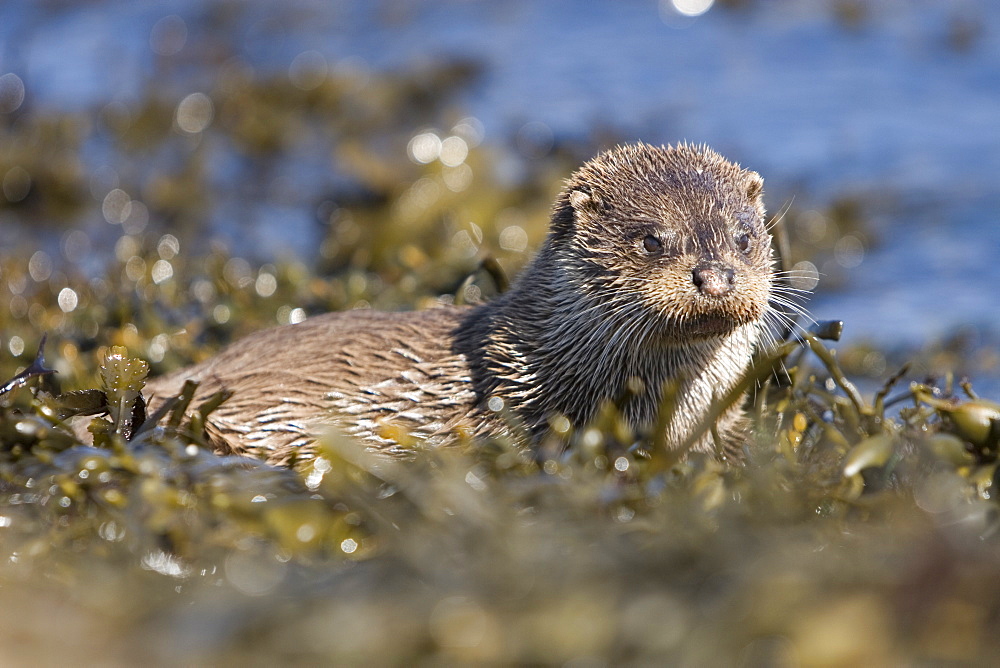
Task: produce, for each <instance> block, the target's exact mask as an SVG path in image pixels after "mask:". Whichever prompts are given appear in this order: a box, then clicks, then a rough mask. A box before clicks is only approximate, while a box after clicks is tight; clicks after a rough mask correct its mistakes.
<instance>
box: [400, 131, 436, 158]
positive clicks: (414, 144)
mask: <svg viewBox="0 0 1000 668" xmlns="http://www.w3.org/2000/svg"><path fill="white" fill-rule="evenodd" d="M441 144H442V142H441V138H440V137H438V136H437V135H436V134H434V133H433V132H421V133H420V134H418V135H416V136H414V137H413V139H411V140H410V143H409V144H408V145H407V147H406V150H407V152H408V153H409V154H410V160H412V161H413V162H417V163H420V164H423V165H426V164H427V163H429V162H433V161H434V160H437V158H438V156H439V155H441Z"/></svg>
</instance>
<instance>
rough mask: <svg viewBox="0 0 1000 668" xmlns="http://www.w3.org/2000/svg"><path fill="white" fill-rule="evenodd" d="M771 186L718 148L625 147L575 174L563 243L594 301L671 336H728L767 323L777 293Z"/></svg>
mask: <svg viewBox="0 0 1000 668" xmlns="http://www.w3.org/2000/svg"><path fill="white" fill-rule="evenodd" d="M762 190H763V181H762V179H761V177H760V176H759V175H758V174H757V173H755V172H752V171H749V170H745V169H742V168H740V167H739V166H738V165H735V164H733V163H731V162H729V161H727V160H725V159H724V158H722V157H721V156H720V155H718V154H717V153H715V152H713V151H711V150H709V149H708V148H704V147H692V146H687V145H681V146H678V147H676V148H672V147H666V148H657V147H653V146H647V145H637V146H626V147H621V148H618V149H615V150H613V151H610V152H608V153H605V154H602V155H600V156H598V157H597V158H595V159H593V160H592V161H590V162H588V163H587V164H585V165H584V166H583V167H582V168H581V169H580V170H579V171H578V172H577V173H576V174H575V175H574V176H573V178H572V179H571V180H570V183H569V187H568V189H567V191H566V197H565V200H564V202H565V205H566V206H567V207H569V208H570V209H571V212H570V211H567V212H566V213H567V214H569V213H571V214H572V215H571V217H570V216H569V215H564V216H563V217H562V221H563V222H564V223H566V224H567V227H566V229H565V230H563V232H564V236H563V241H562V243H564V244H566V246H568V247H569V249H571V257H572V258H573V261H572V262H571V265H572V266H573V268H574V270H575V271H578V272H581V273H582V274H584V276H585V278H586V279H587V280H585V281H582V282H581V285H585V286H587V290H588V292H589V293H590V294H591V296H592V297H593V298H595V299H607V300H608V301H612V302H614V303H615V306H616V307H617V311H616V312H622V313H625V312H627V313H628V314H629V317H630V318H632V319H641V320H642V321H643V324H644V328H645V329H650V328H654V329H655V330H656V332H657V333H658V335H659V336H660V337H661V338H662V339H664V340H666V341H689V340H691V339H692V338H712V337H718V336H724V335H726V334H729V333H730V332H732V331H733V330H735V329H736V328H738V327H740V326H742V325H747V324H750V323H754V322H758V321H760V320H761V319H762V318H763V316H764V313H765V311H766V309H767V304H768V300H769V298H770V289H771V288H770V286H771V261H772V260H771V237H770V235H769V234H768V232H767V229H766V226H765V224H764V206H763V203H762V200H761V193H762ZM556 220H557V221H558V220H559V218H558V217H557V218H556ZM558 233H559V230H558V229H556V230H554V234H558ZM623 324H624V323H623Z"/></svg>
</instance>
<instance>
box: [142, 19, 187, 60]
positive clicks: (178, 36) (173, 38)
mask: <svg viewBox="0 0 1000 668" xmlns="http://www.w3.org/2000/svg"><path fill="white" fill-rule="evenodd" d="M187 37H188V29H187V24H186V23H185V22H184V19H182V18H181V17H179V16H177V15H176V14H171V15H170V16H164V17H163V18H162V19H160V20H159V21H157V22H156V23H154V24H153V29H152V30H151V31H150V33H149V47H150V48H151V49H153V51H154V52H156V53H157V54H159V55H161V56H174V55H177V54H178V53H180V51H181V49H183V48H184V45H185V44H186V43H187Z"/></svg>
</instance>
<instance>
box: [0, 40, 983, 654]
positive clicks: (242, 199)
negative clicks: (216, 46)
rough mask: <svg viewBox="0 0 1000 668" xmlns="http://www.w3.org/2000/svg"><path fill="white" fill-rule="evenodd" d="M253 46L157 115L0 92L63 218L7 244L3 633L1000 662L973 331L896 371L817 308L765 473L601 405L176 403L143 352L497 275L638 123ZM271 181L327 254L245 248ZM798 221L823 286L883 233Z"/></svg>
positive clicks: (779, 372)
mask: <svg viewBox="0 0 1000 668" xmlns="http://www.w3.org/2000/svg"><path fill="white" fill-rule="evenodd" d="M168 28H169V26H167V28H164V30H167V29H168ZM164 39H166V38H164ZM164 48H165V47H164ZM235 57H236V56H235V55H233V54H228V55H227V57H223V56H221V55H220V56H219V60H220V61H223V62H225V63H226V65H225V67H223V68H222V70H221V72H222V73H221V74H220V76H219V77H218V78H217V79H216V81H215V83H214V84H213V85H212V86H211V87H208V88H206V89H204V90H205V92H204V93H199V94H197V95H199V97H193V95H195V94H191V93H189V92H188V93H185V94H179V93H178V94H174V93H173V92H172V91H173V90H174V89H173V88H172V86H171V81H170V79H169V77H167V80H166V81H165V82H163V81H161V82H159V83H158V85H157V87H156V88H153V87H150V90H149V91H147V93H146V94H145V95H144V96H143V97H142V101H141V103H137V104H135V105H125V104H123V103H113V104H111V105H108V106H107V107H105V108H103V109H99V110H93V111H92V112H79V113H75V114H67V113H54V112H46V111H41V110H38V111H36V110H33V109H31V108H30V105H28V106H25V107H21V108H16V109H14V110H12V111H10V112H9V113H4V114H0V143H2V144H3V146H4V147H5V150H4V151H3V152H2V153H0V177H2V178H3V186H4V187H3V193H4V197H2V198H0V205H2V207H3V213H2V215H3V217H4V218H3V220H4V225H5V226H17V227H20V228H22V229H30V228H32V227H36V228H37V227H38V226H41V229H43V230H44V233H43V234H42V235H40V236H30V235H22V236H21V237H19V238H20V239H21V246H20V247H18V248H12V247H10V246H5V247H4V248H3V251H2V252H3V256H2V257H0V304H3V305H4V306H5V307H4V308H3V309H0V332H2V339H0V344H2V348H0V350H2V352H3V355H2V356H0V375H2V379H8V378H9V379H11V382H9V383H8V384H7V386H6V387H5V388H4V389H5V392H4V394H3V395H2V397H0V401H2V404H0V504H2V505H0V591H2V592H3V600H4V605H3V606H2V607H0V622H2V623H0V639H2V640H3V642H2V643H0V645H3V647H4V649H3V654H4V656H5V657H7V659H8V660H11V661H14V660H17V661H20V662H22V663H24V662H28V661H31V662H44V663H61V662H68V661H78V660H79V659H80V658H81V657H86V658H87V660H91V661H95V662H100V663H110V664H118V663H120V664H133V663H139V662H143V663H153V664H159V663H164V664H166V663H170V664H176V663H184V664H208V663H213V664H217V663H221V664H237V663H247V664H251V665H257V664H266V663H274V662H278V661H281V662H288V663H303V664H315V663H330V662H342V663H347V662H355V663H372V662H374V663H378V664H383V665H384V664H390V665H391V664H405V665H412V664H414V663H417V662H435V663H436V662H442V663H454V662H461V661H468V662H489V663H503V664H506V663H514V662H522V663H539V664H550V663H554V664H564V663H570V662H573V665H576V664H579V665H591V664H593V665H604V664H606V663H616V664H620V663H656V664H664V663H666V664H683V665H732V664H734V663H739V664H743V665H772V664H790V665H794V664H796V663H802V664H804V665H887V664H901V663H917V662H920V663H924V662H926V663H939V662H955V663H964V662H982V663H987V662H991V661H996V660H1000V648H998V646H997V644H996V642H995V640H994V639H995V638H996V636H997V634H998V632H1000V622H998V620H1000V603H998V602H1000V584H998V582H1000V580H998V579H997V578H996V577H995V575H996V573H997V569H998V568H1000V543H998V541H1000V537H998V535H997V531H996V530H997V528H998V526H1000V524H998V523H1000V515H998V509H997V507H996V506H997V500H996V496H997V491H996V471H997V454H998V448H1000V405H998V404H997V403H994V402H991V401H989V400H987V399H985V398H980V397H978V396H976V394H975V391H974V388H972V387H970V386H969V385H968V384H964V383H962V382H961V381H960V379H956V377H955V375H954V374H951V373H949V371H957V370H960V369H962V368H965V367H964V366H963V365H970V364H975V363H977V362H976V361H970V358H969V355H972V354H973V353H972V350H973V349H972V348H970V347H969V346H968V345H966V343H965V342H963V340H962V338H961V336H957V337H956V341H955V342H954V344H953V345H950V346H942V348H941V349H940V350H937V351H930V352H929V353H927V354H926V355H925V357H924V358H922V360H918V361H917V365H919V372H914V371H913V370H912V368H911V369H909V370H907V369H905V368H904V369H901V370H899V373H895V371H896V370H897V369H898V367H897V369H894V368H892V366H891V365H892V364H894V363H896V360H895V359H894V358H893V356H892V355H887V354H886V352H885V351H882V350H879V349H875V348H871V349H869V348H866V349H856V350H845V351H843V352H842V353H841V352H839V351H837V350H836V344H835V343H833V342H832V341H831V340H830V339H831V338H835V333H836V332H835V329H836V328H835V327H831V326H829V325H827V326H825V327H819V328H814V331H816V332H818V333H819V334H821V335H824V336H825V337H826V338H822V339H821V338H819V337H817V336H816V335H815V334H813V333H807V332H798V333H793V334H792V336H791V338H790V339H789V340H788V341H786V342H784V343H780V344H778V345H777V346H776V348H775V349H773V350H768V351H763V352H762V354H761V359H760V360H759V363H758V364H757V365H756V366H755V368H754V370H753V372H752V375H751V377H749V378H748V379H747V385H748V386H749V387H751V388H752V393H751V398H750V402H751V404H752V407H751V411H750V413H751V415H752V417H753V419H754V429H753V439H752V441H751V442H750V443H749V444H748V446H747V448H746V452H745V461H743V462H720V461H718V460H716V459H715V458H713V457H707V456H702V455H697V456H695V455H691V456H683V453H677V452H668V451H666V450H665V449H664V448H663V446H662V444H661V443H659V442H658V441H657V439H656V435H655V434H651V435H641V434H631V433H628V430H627V429H625V428H624V427H623V425H622V424H621V422H620V420H619V419H618V416H617V415H616V413H615V410H614V408H613V407H611V406H609V407H607V409H606V410H605V411H603V412H602V414H601V416H600V418H599V419H598V420H597V421H596V422H595V424H593V425H581V426H579V427H578V428H577V430H576V431H575V433H573V434H571V435H570V440H571V441H572V442H573V447H572V448H570V449H569V450H567V451H565V452H562V453H550V454H548V455H546V457H543V458H541V459H539V458H536V457H533V456H531V454H530V453H528V452H526V451H525V450H524V449H523V448H522V447H521V446H520V444H518V443H516V442H508V441H504V440H494V441H487V442H470V443H467V444H465V445H464V446H463V447H460V448H455V449H451V450H446V451H420V450H419V448H418V449H417V451H416V455H415V457H414V458H413V459H412V460H410V461H386V460H384V459H382V458H379V457H376V456H374V455H372V454H370V453H367V452H365V451H364V450H363V448H362V447H361V446H360V445H359V444H358V443H355V442H352V441H351V440H350V439H347V438H345V437H343V436H341V435H339V434H337V433H336V432H335V431H331V432H330V433H329V434H327V435H325V436H324V437H323V438H322V439H321V443H322V445H321V455H322V456H321V457H319V458H318V459H317V460H315V462H311V463H309V464H307V465H306V466H305V468H302V469H301V470H289V469H277V468H271V467H267V466H265V465H263V464H261V463H259V462H256V461H252V460H247V459H243V458H234V457H222V456H218V455H216V454H213V453H212V452H211V451H210V450H209V449H208V448H206V447H205V442H204V438H203V434H202V428H201V427H202V424H203V420H204V417H205V416H206V415H207V414H209V413H210V412H211V410H213V408H214V407H215V406H217V405H218V402H221V401H224V400H225V398H226V397H225V396H222V395H219V396H216V397H214V398H213V399H212V400H210V401H208V402H207V403H206V404H204V405H201V406H192V405H190V404H191V396H192V394H193V389H194V388H193V387H190V386H189V387H188V388H186V389H185V392H183V393H182V394H181V395H180V396H179V397H176V398H175V399H174V400H173V401H172V402H168V404H167V405H166V406H164V408H163V409H161V410H160V411H158V412H156V413H152V414H151V413H148V412H147V410H146V407H145V406H144V405H143V403H142V400H141V397H140V396H139V394H138V393H139V391H140V390H141V388H142V384H143V382H144V379H145V377H146V376H147V374H156V373H159V372H162V371H165V370H168V369H173V368H177V367H179V366H181V365H183V364H186V363H189V362H191V361H195V360H200V359H203V358H205V357H206V356H208V355H210V354H211V353H212V352H214V351H215V350H217V349H218V348H219V347H220V346H222V345H224V344H225V343H227V342H229V341H231V340H233V339H234V338H237V337H238V336H240V335H242V334H244V333H246V332H249V331H253V330H256V329H260V328H262V327H266V326H271V325H276V324H283V323H290V322H298V321H299V320H301V319H302V318H304V317H307V316H308V315H309V314H312V313H317V312H322V311H327V310H333V309H349V308H367V307H376V308H386V309H397V308H422V307H427V306H429V305H432V304H433V303H435V302H439V301H442V300H443V301H457V302H476V301H479V300H483V299H489V298H490V297H491V296H493V295H495V294H496V293H497V292H498V291H501V290H503V289H504V285H505V282H506V280H507V276H509V275H513V274H514V273H516V271H517V270H518V269H519V267H520V266H521V265H523V263H524V262H525V260H526V258H527V257H528V255H529V254H530V252H531V250H532V249H533V248H535V247H537V245H538V243H539V242H540V240H541V238H542V236H543V235H544V232H545V222H546V219H547V213H548V207H549V204H550V202H551V199H552V196H553V194H554V193H555V192H556V191H557V190H558V188H559V179H560V178H563V177H564V176H566V175H567V174H568V172H569V171H570V170H571V169H572V167H573V166H574V165H575V164H577V163H578V162H580V160H581V159H583V158H585V157H587V156H588V155H589V154H590V153H592V151H593V150H594V148H595V147H596V146H597V144H600V143H601V142H602V141H603V142H604V143H611V142H613V141H615V140H616V139H617V138H616V137H614V136H612V135H613V133H609V136H607V137H605V138H603V139H602V140H601V141H597V140H589V141H580V142H579V145H576V144H573V143H570V142H561V143H560V142H555V143H553V142H552V140H551V138H550V137H548V136H546V135H545V134H544V132H533V131H528V132H523V131H522V132H519V133H513V134H512V139H511V140H510V141H509V142H504V141H494V142H493V143H488V142H487V143H484V142H483V141H482V140H483V137H482V129H481V127H479V126H478V125H477V121H476V119H474V118H469V117H467V116H465V115H464V114H463V113H461V111H460V108H459V105H458V104H457V103H456V102H455V101H454V100H455V94H456V92H457V91H459V90H460V89H461V88H462V87H463V86H465V85H468V83H469V82H470V81H474V80H475V76H476V72H477V68H476V67H475V65H474V64H470V63H458V64H455V63H441V64H438V65H426V66H422V67H421V68H418V69H416V70H413V71H407V72H401V73H395V74H375V73H372V72H362V71H328V69H327V66H326V64H325V63H322V62H320V61H316V60H312V61H310V60H309V58H306V59H305V60H304V61H303V62H300V63H299V65H298V67H295V68H293V69H292V70H291V72H290V74H289V75H286V74H281V75H273V76H272V75H268V74H261V73H255V72H253V71H252V70H250V69H249V68H246V67H241V66H240V63H239V61H238V60H234V58H235ZM166 74H169V71H166ZM522 130H523V129H522ZM95 146H97V147H101V148H100V150H99V151H95V150H94V147H95ZM109 152H110V154H111V155H113V156H115V158H114V160H113V161H110V162H104V163H101V162H100V161H99V160H98V159H97V158H95V153H97V154H101V155H104V154H107V153H109ZM109 165H113V168H112V167H110V166H109ZM317 173H321V174H327V173H329V174H331V175H332V176H324V177H322V178H318V179H317V177H316V174H317ZM288 174H293V176H288ZM303 183H305V184H309V187H306V186H304V185H302V184H303ZM275 207H278V208H280V207H288V208H296V207H298V208H302V209H304V210H308V211H312V212H313V215H312V220H311V222H310V225H311V226H312V227H310V228H309V229H310V230H311V231H312V233H313V234H315V235H316V240H317V243H316V244H315V246H314V248H315V249H318V250H317V251H316V252H315V254H314V256H313V257H308V258H305V259H303V258H302V257H296V256H292V255H288V256H286V257H284V258H282V257H260V256H259V255H257V256H255V255H254V254H253V253H252V252H251V251H249V250H248V249H244V248H239V247H238V244H237V243H236V241H235V240H238V239H239V238H240V237H241V236H245V235H247V234H249V233H250V231H251V228H252V222H251V221H252V219H253V215H254V211H255V210H257V209H259V208H263V209H267V208H275ZM785 217H786V218H787V220H785V221H784V222H783V223H782V224H783V225H784V227H785V229H787V230H788V231H789V234H788V238H789V239H790V243H789V245H788V246H787V250H786V254H787V256H788V262H789V265H790V266H792V265H794V266H795V267H797V269H798V275H799V276H800V277H801V280H802V281H805V283H804V284H803V285H801V286H800V287H811V285H810V284H809V281H810V280H813V279H814V278H815V276H816V274H817V273H818V271H817V267H823V266H824V265H823V263H824V262H825V261H827V260H828V259H829V258H830V257H833V256H834V255H836V254H837V253H848V254H850V253H851V252H854V251H855V250H856V249H857V247H858V244H862V243H863V244H869V243H871V242H872V240H871V239H870V238H869V237H868V236H866V235H869V234H870V232H868V231H867V230H866V227H865V224H864V210H863V206H862V205H860V204H859V203H857V202H856V201H855V200H852V199H850V198H845V199H844V200H843V201H841V202H838V203H835V204H834V205H832V206H830V207H828V208H827V209H826V210H824V211H822V212H816V211H811V212H799V211H789V212H787V215H786V216H785ZM94 221H98V222H99V227H98V228H94V227H93V225H92V223H93V222H94ZM233 221H239V222H238V223H234V222H233ZM82 230H89V231H90V233H85V232H84V231H82ZM220 238H222V239H228V240H229V241H230V243H231V244H233V247H232V248H229V249H227V248H226V247H225V246H223V245H221V244H219V243H218V242H217V241H211V240H213V239H216V240H217V239H220ZM53 239H58V242H57V243H54V242H52V240H53ZM845 239H848V241H846V242H845V241H844V240H845ZM838 249H839V250H838ZM802 263H806V264H802ZM832 266H833V265H831V267H832ZM810 267H811V269H810ZM803 324H806V323H803ZM847 326H850V323H847ZM823 330H825V331H823ZM46 335H47V342H46ZM43 342H44V349H43V352H44V356H42V357H40V356H36V349H37V348H38V346H40V345H43ZM975 351H976V352H975V354H976V355H979V356H981V357H977V358H976V359H977V360H979V362H982V361H983V360H986V361H987V362H989V353H988V351H986V350H985V349H983V348H981V347H976V348H975ZM872 355H875V357H874V358H872V357H871V356H872ZM928 359H930V360H932V361H933V363H932V362H928V361H927V360H928ZM872 360H874V361H872ZM992 360H993V362H992V363H993V364H996V355H995V352H994V353H993V358H992ZM902 363H903V361H902V360H900V361H899V364H902ZM873 369H875V371H873ZM53 371H54V372H55V373H52V372H53ZM932 372H933V373H934V374H936V375H928V374H930V373H932ZM862 374H863V375H865V376H866V377H867V378H868V380H869V381H871V379H872V378H873V377H877V379H878V380H877V384H876V390H875V391H872V392H868V391H864V392H862V391H860V390H859V389H857V387H856V382H857V378H856V376H857V375H862ZM917 381H919V382H917ZM869 384H870V383H869ZM725 400H726V398H722V399H721V401H725ZM669 409H670V407H669V405H668V406H665V407H664V410H669ZM80 425H83V426H84V427H86V429H87V431H89V437H88V438H86V439H84V441H86V443H85V442H83V441H81V440H80V438H79V434H80V432H81V431H82V429H81V427H80ZM74 426H75V427H76V430H75V431H74ZM705 428H706V429H708V428H710V425H706V426H705ZM56 639H57V641H54V640H56Z"/></svg>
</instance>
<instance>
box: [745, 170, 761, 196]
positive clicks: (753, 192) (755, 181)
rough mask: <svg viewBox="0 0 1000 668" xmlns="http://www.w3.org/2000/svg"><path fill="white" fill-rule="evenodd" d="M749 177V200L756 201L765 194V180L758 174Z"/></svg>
mask: <svg viewBox="0 0 1000 668" xmlns="http://www.w3.org/2000/svg"><path fill="white" fill-rule="evenodd" d="M747 177H748V178H747V186H746V192H747V198H748V199H751V200H755V199H757V198H758V197H760V194H761V193H762V192H764V179H762V178H761V176H760V174H758V173H757V172H750V173H749V174H748V175H747Z"/></svg>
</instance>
